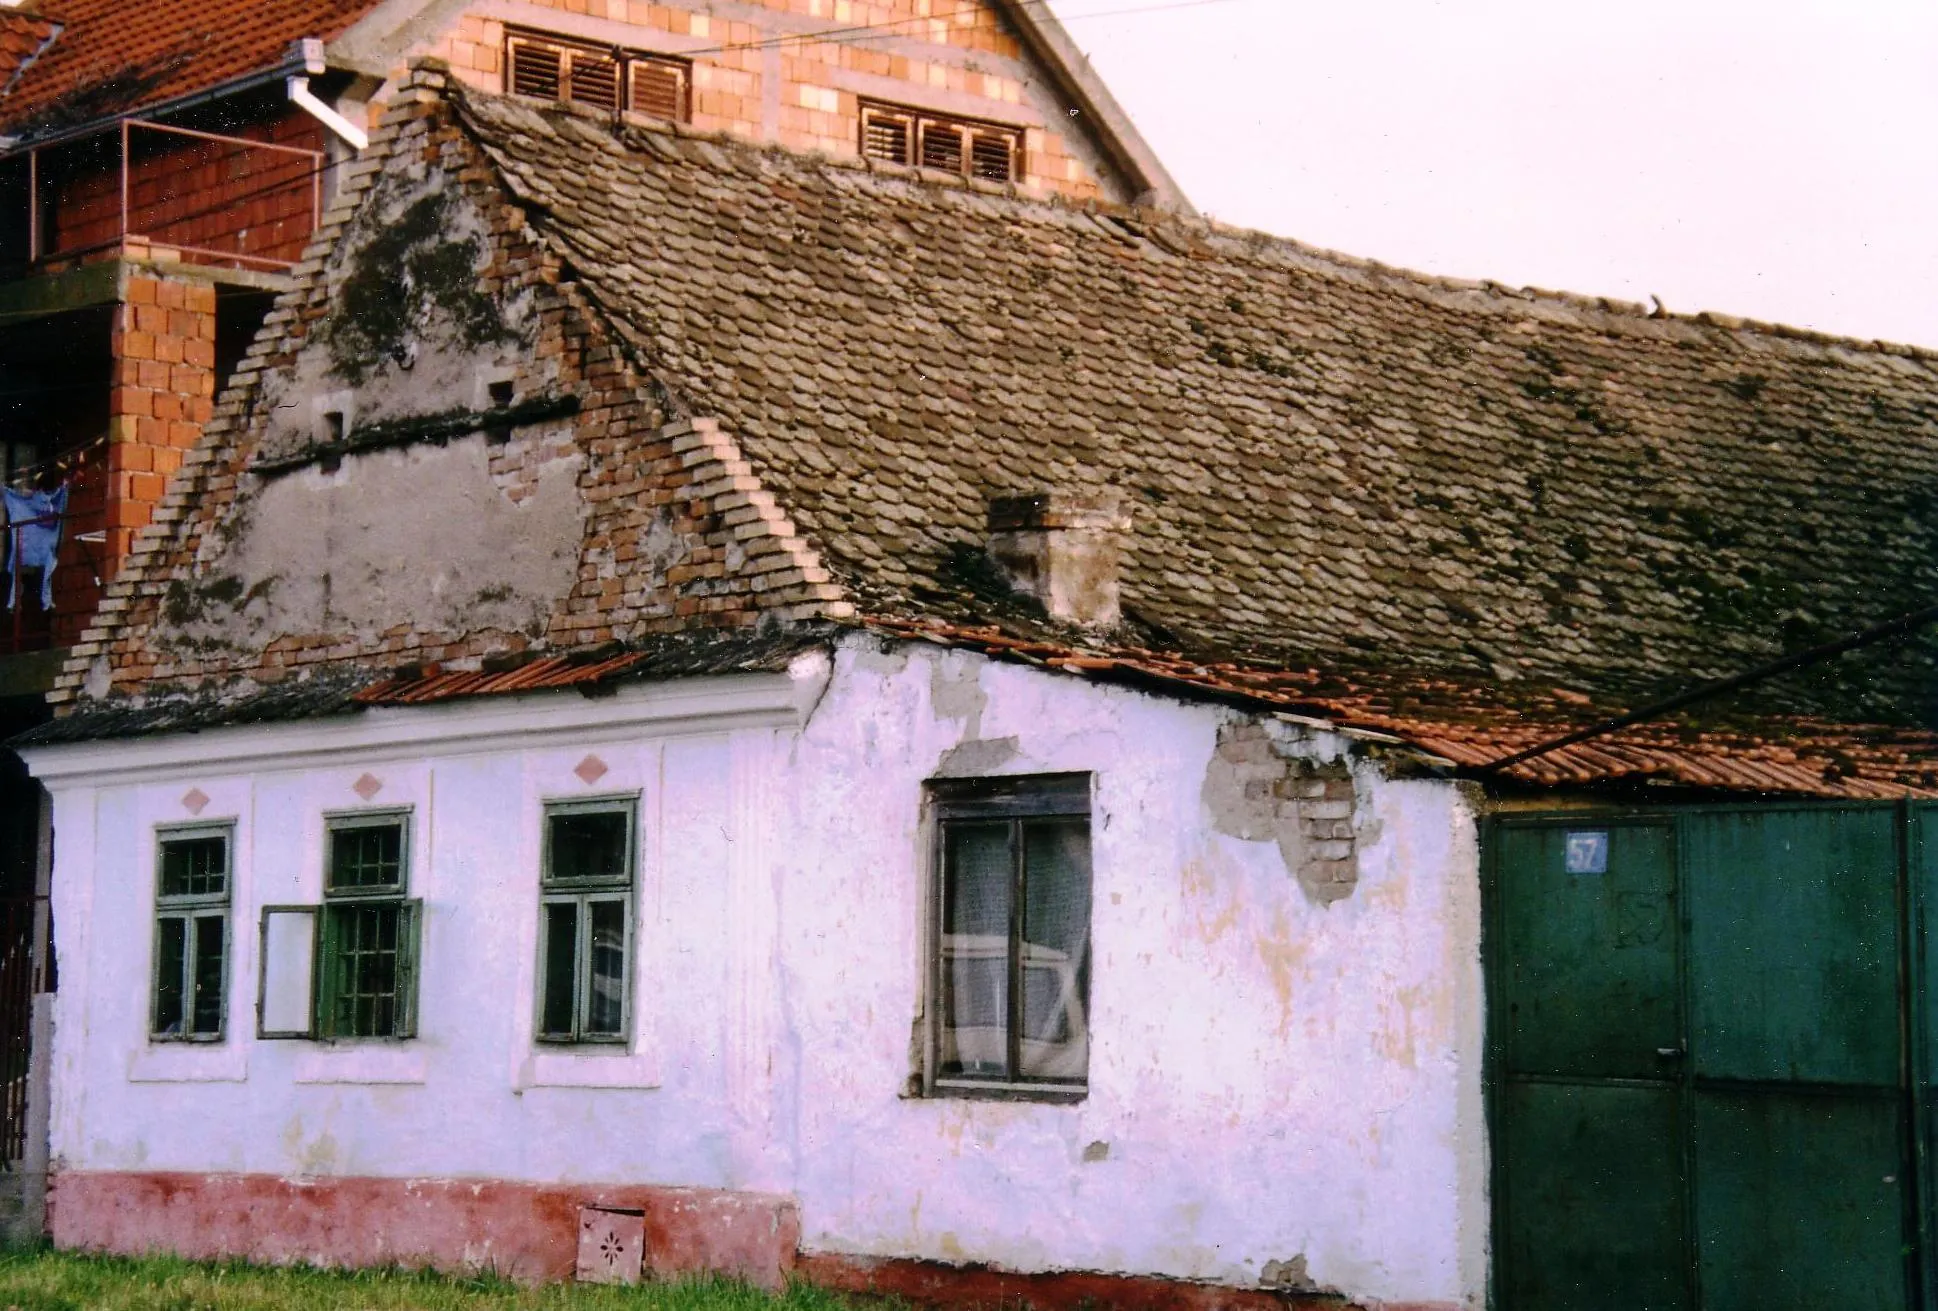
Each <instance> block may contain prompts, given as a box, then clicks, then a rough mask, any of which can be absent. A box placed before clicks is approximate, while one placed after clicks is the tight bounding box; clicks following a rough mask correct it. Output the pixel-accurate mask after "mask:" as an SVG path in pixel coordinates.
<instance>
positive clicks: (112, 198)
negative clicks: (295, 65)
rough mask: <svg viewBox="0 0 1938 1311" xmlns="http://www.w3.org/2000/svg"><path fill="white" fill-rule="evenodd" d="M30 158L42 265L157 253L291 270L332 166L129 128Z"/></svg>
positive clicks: (36, 254) (157, 126)
mask: <svg viewBox="0 0 1938 1311" xmlns="http://www.w3.org/2000/svg"><path fill="white" fill-rule="evenodd" d="M24 154H25V157H26V158H25V168H26V187H27V201H28V207H27V232H26V239H27V257H28V262H29V264H34V265H45V264H48V263H52V262H59V261H78V260H81V259H84V258H86V257H87V256H89V255H91V254H95V253H98V252H101V251H106V250H113V249H119V248H124V247H128V246H143V245H145V246H147V247H148V248H150V249H151V250H158V251H160V252H165V253H167V254H169V255H172V256H173V257H175V258H179V259H182V260H185V261H187V262H191V263H198V264H213V265H217V266H221V267H231V268H244V269H257V270H263V271H272V272H273V271H280V270H283V269H287V268H288V267H289V266H290V265H292V264H294V263H295V262H296V261H297V260H298V259H299V258H301V256H302V251H303V247H304V245H305V244H306V243H307V242H308V240H309V235H310V233H311V232H313V231H314V230H315V229H316V224H317V221H318V218H319V216H320V215H321V213H322V207H323V171H324V167H325V156H324V155H323V152H321V151H318V150H308V149H304V148H302V147H298V146H286V145H282V144H280V143H276V142H268V141H255V140H250V139H248V138H246V137H233V136H223V135H221V134H219V133H214V132H198V131H194V130H192V129H189V128H182V127H173V126H170V125H167V124H163V123H152V122H148V121H145V120H142V119H126V120H123V121H122V122H120V123H118V124H115V125H113V126H111V127H108V128H105V129H103V130H102V131H100V132H97V133H93V134H90V135H87V136H81V137H76V138H70V139H67V140H63V141H56V142H52V143H49V144H47V145H43V146H34V147H31V148H29V149H28V150H26V151H25V152H24Z"/></svg>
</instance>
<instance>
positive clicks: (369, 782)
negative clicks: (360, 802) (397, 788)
mask: <svg viewBox="0 0 1938 1311" xmlns="http://www.w3.org/2000/svg"><path fill="white" fill-rule="evenodd" d="M350 790H351V791H352V792H354V793H356V794H357V795H358V796H360V797H362V798H363V799H364V800H365V801H368V800H370V798H372V797H374V796H376V795H377V794H378V793H379V792H382V791H383V790H384V781H383V780H382V779H380V778H378V777H377V776H376V775H375V774H365V775H364V776H363V777H362V778H360V779H358V780H357V781H356V782H354V783H352V784H351V785H350Z"/></svg>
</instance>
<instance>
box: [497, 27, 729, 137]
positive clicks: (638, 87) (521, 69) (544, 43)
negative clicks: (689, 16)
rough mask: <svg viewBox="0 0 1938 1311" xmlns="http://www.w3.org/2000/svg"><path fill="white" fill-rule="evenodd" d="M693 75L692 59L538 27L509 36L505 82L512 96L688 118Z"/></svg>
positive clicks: (506, 39)
mask: <svg viewBox="0 0 1938 1311" xmlns="http://www.w3.org/2000/svg"><path fill="white" fill-rule="evenodd" d="M691 75H692V69H691V68H690V67H689V66H688V65H687V64H685V63H683V62H681V61H680V60H677V59H668V58H666V57H664V56H662V55H648V54H643V53H641V52H640V51H637V50H624V49H621V48H619V47H617V46H596V45H588V44H586V43H583V42H578V41H569V40H566V39H565V38H562V37H557V36H552V35H549V34H546V33H539V32H519V31H513V32H508V33H506V35H505V86H506V89H507V90H509V91H510V92H511V93H512V94H513V95H520V96H536V97H538V98H539V99H541V100H569V101H571V102H572V103H574V104H577V105H589V106H591V107H592V108H594V109H604V110H607V111H611V110H615V109H621V108H623V109H628V110H631V111H632V112H633V113H635V114H646V115H648V116H650V117H652V118H663V119H667V120H669V121H673V122H679V123H684V122H686V121H687V107H688V104H689V101H690V97H689V96H688V94H687V93H688V88H689V87H690V86H691V82H692V76H691Z"/></svg>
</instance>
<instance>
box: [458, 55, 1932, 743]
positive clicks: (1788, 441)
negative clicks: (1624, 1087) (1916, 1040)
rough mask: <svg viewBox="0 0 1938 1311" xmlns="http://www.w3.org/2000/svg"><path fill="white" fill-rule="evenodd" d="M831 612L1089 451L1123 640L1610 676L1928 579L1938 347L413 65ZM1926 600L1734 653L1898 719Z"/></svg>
mask: <svg viewBox="0 0 1938 1311" xmlns="http://www.w3.org/2000/svg"><path fill="white" fill-rule="evenodd" d="M452 94H453V96H454V97H455V98H457V99H458V103H459V107H460V114H461V117H462V119H463V121H464V122H465V123H467V124H468V125H469V127H470V129H471V130H472V131H473V132H474V134H475V135H476V137H477V138H478V139H479V140H480V141H481V142H482V143H483V145H484V147H485V149H486V150H487V152H488V153H489V154H490V156H491V157H492V159H493V160H494V161H495V162H496V163H497V164H498V166H499V168H500V171H501V172H502V174H503V176H504V178H505V180H506V182H507V184H508V185H509V186H510V188H511V190H512V191H513V193H514V194H515V195H516V196H517V197H519V198H520V199H521V200H523V201H524V202H525V203H526V205H527V207H528V210H529V212H530V214H531V215H532V221H533V223H534V225H535V226H536V227H537V229H538V230H539V231H540V232H541V233H542V235H543V236H544V237H545V238H547V239H548V240H549V241H550V242H551V243H552V244H553V245H554V246H555V248H557V249H559V250H561V251H562V252H564V253H565V255H566V257H567V258H568V259H569V260H570V261H571V263H572V264H573V265H574V266H575V267H576V268H577V269H578V270H579V271H580V272H581V273H582V275H583V277H584V279H585V283H586V285H587V288H588V291H589V294H591V295H592V296H593V297H594V299H595V300H596V301H597V303H598V304H600V305H601V306H603V307H604V308H605V310H606V311H607V312H608V313H609V314H610V315H612V316H613V317H615V318H616V319H618V320H619V321H620V322H621V324H622V325H623V328H624V330H625V331H626V332H627V333H628V334H629V337H630V340H631V342H632V344H633V346H634V348H635V350H636V351H637V352H638V354H639V356H640V357H641V359H642V360H643V361H645V362H646V363H647V364H648V365H649V366H650V367H651V368H652V369H653V371H654V372H655V373H656V374H657V375H658V376H659V377H661V378H664V379H669V380H671V383H672V385H673V386H674V387H675V388H677V389H679V390H680V391H681V393H682V394H683V396H684V398H685V401H686V403H687V404H688V405H689V406H690V408H691V409H692V411H693V412H694V413H697V414H705V415H710V416H715V417H717V418H718V419H719V420H720V422H721V425H722V427H723V428H724V429H725V430H727V431H730V432H732V433H733V434H734V435H735V437H736V438H737V439H738V441H739V442H740V443H741V444H742V447H743V449H744V450H745V452H746V453H747V456H748V459H749V460H750V462H751V463H752V464H753V465H754V467H755V469H756V471H757V472H758V473H759V474H760V475H761V476H762V478H763V479H764V481H765V482H766V484H767V485H768V486H769V487H771V488H772V489H773V490H774V492H775V494H776V496H777V498H778V499H779V501H780V502H781V503H782V504H783V505H784V506H786V507H787V509H788V510H789V512H790V513H791V514H792V515H793V516H794V518H795V522H796V523H797V524H798V526H799V527H800V529H801V530H802V532H803V534H804V536H806V537H807V538H808V539H809V541H810V542H811V543H812V544H813V545H814V546H816V547H817V548H818V549H819V551H820V553H821V557H822V559H823V560H824V561H825V562H826V564H827V565H828V567H829V568H830V570H831V571H833V572H834V573H835V574H836V575H837V576H838V577H839V578H841V579H842V581H844V582H845V583H846V584H847V585H848V586H849V587H850V588H852V589H853V591H854V593H855V595H856V596H857V598H858V600H859V601H860V603H861V605H862V608H863V609H864V610H865V611H868V612H872V613H877V614H889V615H931V616H940V617H943V618H947V619H952V620H958V621H969V622H973V621H975V620H976V619H978V618H979V617H986V613H987V612H986V608H985V607H984V606H983V603H982V602H981V601H980V600H979V599H978V598H977V596H976V595H975V587H974V583H975V579H976V576H977V569H976V561H977V560H978V559H979V558H980V557H979V554H978V548H979V547H980V545H981V543H982V541H983V537H984V525H983V517H984V510H985V505H986V502H987V500H988V498H989V497H990V496H991V495H992V494H997V493H1010V492H1025V491H1033V490H1037V489H1043V488H1056V489H1062V490H1068V491H1077V492H1083V491H1095V490H1099V489H1101V488H1104V487H1106V486H1109V487H1114V488H1117V489H1120V490H1121V491H1122V492H1124V493H1125V494H1126V495H1127V497H1128V500H1129V501H1130V503H1131V507H1132V513H1133V537H1132V542H1131V545H1130V549H1129V552H1128V555H1127V558H1126V563H1125V572H1124V577H1123V591H1124V608H1125V611H1126V613H1127V615H1129V616H1130V617H1131V619H1132V620H1133V632H1132V634H1131V636H1132V638H1133V640H1135V641H1136V642H1137V643H1138V644H1140V645H1144V646H1150V647H1154V648H1157V647H1161V648H1167V649H1172V650H1179V651H1186V652H1190V653H1193V654H1199V655H1202V654H1210V655H1212V656H1217V657H1222V658H1242V659H1247V660H1250V661H1253V662H1257V663H1263V664H1268V665H1276V666H1288V667H1308V666H1313V667H1324V668H1350V669H1367V668H1371V669H1377V670H1388V669H1399V670H1410V671H1414V672H1417V673H1424V674H1435V675H1441V674H1444V675H1449V676H1455V677H1459V678H1462V679H1466V680H1480V681H1484V682H1489V683H1492V684H1495V685H1498V686H1501V687H1503V688H1512V687H1513V686H1515V685H1518V684H1522V683H1530V684H1534V685H1550V686H1561V687H1567V688H1574V689H1578V690H1581V691H1584V692H1589V693H1592V694H1594V695H1595V696H1596V697H1598V698H1601V699H1605V700H1610V701H1614V702H1627V703H1635V702H1640V701H1643V700H1647V699H1651V698H1652V697H1654V696H1656V695H1658V694H1661V693H1663V692H1666V691H1675V690H1680V689H1682V688H1684V687H1686V686H1688V685H1690V684H1692V683H1696V682H1701V681H1704V680H1707V679H1710V678H1714V677H1720V676H1723V675H1727V674H1730V673H1733V672H1735V671H1737V670H1739V669H1742V668H1745V667H1748V666H1752V665H1755V664H1758V663H1760V662H1762V661H1764V660H1766V659H1768V658H1770V657H1772V656H1774V655H1778V654H1781V653H1782V652H1783V651H1785V650H1787V649H1792V648H1796V647H1801V646H1807V645H1811V644H1814V643H1815V642H1818V641H1822V640H1827V639H1829V638H1832V637H1836V636H1839V635H1842V634H1843V633H1846V632H1850V631H1855V630H1858V629H1861V628H1864V627H1866V626H1868V625H1869V624H1871V623H1873V622H1875V621H1877V620H1879V619H1881V618H1887V617H1891V616H1894V615H1897V614H1900V613H1904V612H1907V611H1910V610H1913V609H1917V608H1919V607H1920V606H1922V605H1925V604H1928V603H1930V602H1931V601H1932V600H1934V599H1938V491H1934V489H1938V357H1934V356H1933V355H1931V354H1928V353H1925V352H1921V351H1917V350H1913V349H1910V348H1904V347H1888V346H1882V345H1877V344H1866V343H1860V342H1853V341H1843V340H1836V339H1829V338H1823V337H1817V336H1812V335H1809V334H1804V333H1800V332H1795V331H1790V330H1783V329H1774V328H1764V327H1760V326H1757V325H1751V324H1744V323H1741V322H1738V321H1733V320H1728V319H1724V318H1720V317H1714V316H1701V317H1697V318H1678V317H1653V316H1650V315H1647V314H1645V313H1643V312H1642V311H1640V310H1639V309H1638V308H1636V307H1632V306H1623V305H1614V304H1608V303H1603V302H1590V301H1586V300H1582V299H1578V298H1570V297H1565V296H1560V295H1554V294H1548V293H1538V292H1515V291H1509V290H1506V289H1502V288H1498V287H1494V286H1491V285H1470V284H1460V283H1454V282H1450V281H1445V280H1439V279H1432V278H1427V277H1423V276H1419V275H1415V274H1410V273H1405V272H1401V271H1398V270H1392V269H1385V268H1381V267H1378V266H1375V265H1371V264H1366V263H1361V262H1356V261H1352V260H1348V259H1345V258H1342V257H1339V256H1335V255H1330V254H1327V253H1325V252H1322V251H1317V250H1314V249H1311V248H1308V247H1305V246H1301V245H1298V244H1296V243H1294V242H1290V241H1285V240H1280V239H1277V238H1273V237H1267V236H1262V235H1259V234H1256V233H1245V232H1235V231H1231V230H1227V229H1223V228H1220V227H1217V226H1214V225H1210V224H1206V223H1204V222H1201V221H1196V220H1189V219H1181V218H1170V217H1162V216H1157V215H1153V214H1149V213H1144V212H1138V211H1115V210H1090V209H1076V208H1071V207H1068V206H1064V205H1059V204H1054V203H1041V202H1033V201H1027V200H1022V199H1017V198H1013V197H1011V196H1009V195H1006V194H1003V190H1002V189H1001V188H997V187H990V186H981V185H974V186H972V185H962V184H954V183H947V182H943V181H940V180H937V179H934V178H930V177H926V176H916V175H911V174H909V173H908V172H907V171H905V170H891V169H886V168H880V167H877V168H873V169H871V168H868V167H864V166H862V165H859V164H849V163H845V162H840V161H829V160H824V159H815V158H802V157H796V156H790V155H787V154H783V153H780V152H776V151H762V150H757V149H752V148H747V147H742V146H736V145H732V144H730V143H727V142H723V141H717V140H696V139H691V138H687V137H674V136H667V135H661V134H657V133H652V132H646V131H642V130H637V129H627V130H625V131H623V132H622V133H620V134H619V135H618V136H617V138H616V137H615V133H614V132H613V131H612V130H611V128H610V127H609V125H607V124H606V123H604V122H601V121H597V120H596V119H594V118H592V117H591V116H587V115H583V114H579V113H577V112H574V111H572V110H569V109H567V110H559V111H543V112H542V111H540V110H539V109H536V108H534V107H532V106H529V105H527V104H524V103H519V102H514V101H510V100H506V99H500V98H493V97H484V96H477V95H473V94H471V93H469V92H464V93H461V94H460V93H458V92H455V91H454V92H453V93H452ZM1934 651H1938V645H1934V642H1933V639H1932V638H1931V637H1930V636H1929V635H1925V636H1923V637H1921V638H1919V639H1918V640H1916V641H1915V642H1914V643H1913V644H1912V645H1911V647H1910V649H1909V650H1908V651H1907V650H1905V649H1904V648H1903V647H1902V646H1900V647H1894V648H1893V649H1892V650H1891V651H1889V652H1884V651H1875V652H1871V653H1867V654H1860V655H1857V656H1851V657H1846V658H1844V659H1843V660H1840V661H1838V662H1836V663H1834V664H1831V665H1827V666H1824V667H1823V668H1821V669H1819V670H1817V671H1816V672H1815V675H1814V677H1813V678H1810V679H1801V680H1791V681H1790V682H1789V683H1787V684H1786V685H1785V686H1784V687H1783V688H1781V689H1772V691H1771V692H1770V696H1771V697H1772V698H1775V700H1774V701H1773V704H1776V705H1779V706H1781V707H1782V708H1784V709H1787V710H1790V711H1795V712H1798V713H1805V714H1812V715H1817V716H1829V717H1833V718H1839V719H1853V720H1868V719H1879V720H1884V721H1888V722H1921V721H1922V719H1923V717H1925V716H1927V715H1929V714H1930V713H1931V712H1932V711H1933V709H1934V694H1935V693H1938V680H1934V679H1933V677H1932V674H1933V672H1934V669H1938V664H1935V663H1934V660H1933V658H1932V657H1933V653H1934Z"/></svg>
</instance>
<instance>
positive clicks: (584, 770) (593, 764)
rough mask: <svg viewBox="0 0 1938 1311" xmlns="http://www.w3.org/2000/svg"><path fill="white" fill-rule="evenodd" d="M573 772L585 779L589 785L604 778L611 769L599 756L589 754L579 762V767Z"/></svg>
mask: <svg viewBox="0 0 1938 1311" xmlns="http://www.w3.org/2000/svg"><path fill="white" fill-rule="evenodd" d="M572 772H573V773H574V774H577V775H578V776H579V777H580V778H582V779H584V780H585V782H586V785H587V786H588V787H589V786H591V785H592V784H594V783H597V782H598V781H599V780H600V779H602V778H604V777H605V776H606V774H607V773H608V772H610V771H608V770H607V768H606V762H605V761H603V760H601V759H599V757H597V756H587V757H586V758H585V759H584V760H581V761H580V762H579V767H578V768H577V769H575V770H573V771H572Z"/></svg>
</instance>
